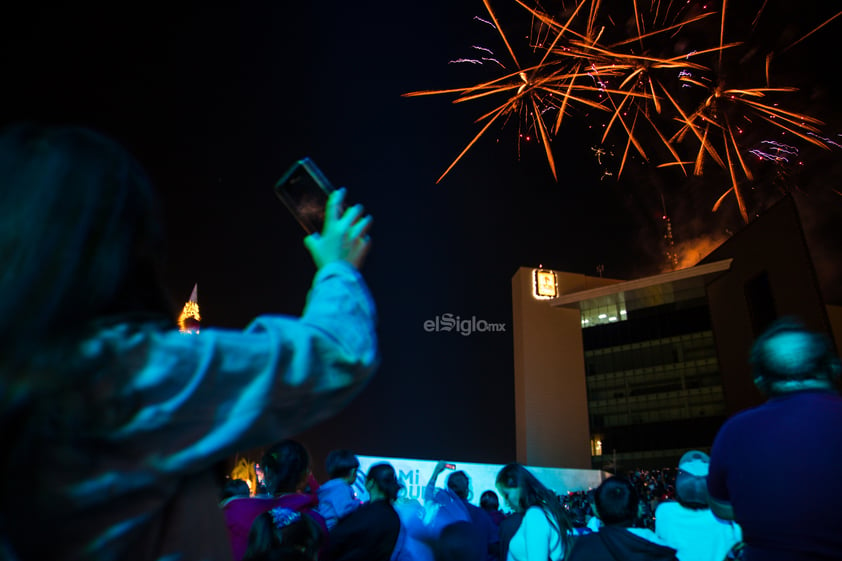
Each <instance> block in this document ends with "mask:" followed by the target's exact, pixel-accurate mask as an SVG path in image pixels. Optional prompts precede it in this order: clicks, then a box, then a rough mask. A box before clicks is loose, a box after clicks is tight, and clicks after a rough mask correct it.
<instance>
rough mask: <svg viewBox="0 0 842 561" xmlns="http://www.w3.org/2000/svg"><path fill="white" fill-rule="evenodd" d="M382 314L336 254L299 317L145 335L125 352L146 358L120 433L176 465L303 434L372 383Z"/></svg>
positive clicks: (162, 466) (197, 464)
mask: <svg viewBox="0 0 842 561" xmlns="http://www.w3.org/2000/svg"><path fill="white" fill-rule="evenodd" d="M375 323H376V317H375V308H374V304H373V301H372V298H371V295H370V294H369V291H368V289H367V287H366V285H365V282H364V281H363V279H362V277H361V276H360V274H359V273H358V272H357V271H356V269H354V268H353V267H351V266H350V265H348V264H345V263H333V264H330V265H327V266H325V267H323V268H322V269H321V270H320V271H319V272H318V273H317V274H316V276H315V278H314V280H313V286H312V288H311V290H310V292H309V294H308V298H307V305H306V307H305V310H304V313H303V315H302V316H301V317H300V318H297V317H287V316H269V315H267V316H260V317H258V318H257V319H255V320H254V321H253V322H252V324H251V325H250V326H249V327H248V328H247V329H246V330H245V331H233V330H222V329H208V330H203V331H202V332H201V333H199V334H195V335H185V334H181V333H178V332H167V333H159V334H156V335H154V336H151V337H146V338H145V339H144V340H143V341H140V342H138V343H137V344H135V345H133V346H132V350H131V352H129V353H128V355H129V356H128V357H127V358H126V360H128V361H130V362H133V361H137V362H141V361H142V362H144V364H143V365H142V368H140V369H139V372H138V373H137V374H136V375H135V376H134V378H133V380H132V384H131V388H130V393H132V394H133V395H134V400H135V401H136V402H138V403H141V404H143V405H142V407H141V408H140V410H139V411H138V413H137V414H136V415H135V416H134V418H133V420H132V422H131V423H128V424H127V425H125V426H123V427H122V428H121V430H120V431H117V433H115V434H114V435H113V436H114V438H115V439H116V440H120V439H122V438H128V439H130V440H133V441H134V442H135V443H137V444H138V446H139V449H138V450H137V451H140V450H143V449H145V450H148V451H150V452H152V451H154V453H153V455H150V456H149V457H147V461H148V462H152V463H154V466H152V465H149V466H148V467H150V468H153V469H157V470H163V471H167V472H172V471H189V470H190V469H191V468H193V469H195V468H201V467H205V466H207V465H208V463H209V462H214V461H218V460H220V459H223V458H225V457H228V456H230V455H231V454H233V453H234V452H236V451H238V450H247V449H250V448H254V447H256V446H261V445H265V444H268V443H271V442H276V441H278V440H281V439H282V438H285V437H288V436H290V435H294V434H297V433H299V432H301V431H302V430H304V429H306V428H307V427H309V426H311V425H313V424H315V423H318V422H319V421H322V420H324V419H326V418H328V417H330V416H332V415H334V414H335V413H336V412H338V411H339V410H340V409H342V408H343V407H344V406H345V405H346V404H347V403H348V402H349V401H350V400H351V399H352V398H353V397H354V396H355V395H356V394H357V393H359V391H360V390H361V389H362V388H363V387H364V386H365V384H366V383H367V382H368V380H369V379H370V377H371V375H372V374H373V373H374V370H375V368H376V366H377V362H378V349H377V337H376V333H375ZM130 346H131V345H130ZM129 369H131V370H135V368H134V367H132V366H131V365H129Z"/></svg>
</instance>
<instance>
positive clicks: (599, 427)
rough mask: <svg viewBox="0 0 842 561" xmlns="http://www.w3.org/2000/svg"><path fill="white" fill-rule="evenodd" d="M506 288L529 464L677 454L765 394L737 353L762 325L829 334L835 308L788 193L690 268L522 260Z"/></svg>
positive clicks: (702, 443)
mask: <svg viewBox="0 0 842 561" xmlns="http://www.w3.org/2000/svg"><path fill="white" fill-rule="evenodd" d="M512 296H513V312H514V313H513V316H514V317H513V332H514V344H515V365H514V366H515V413H516V426H517V431H516V438H517V454H518V461H521V462H523V463H529V464H531V465H550V466H564V467H573V468H596V469H606V470H612V469H618V470H626V469H632V468H647V467H652V468H655V467H669V466H675V465H676V463H677V460H678V458H679V457H680V456H681V455H682V454H683V453H684V452H686V451H687V450H689V449H701V450H708V449H709V448H710V446H711V444H712V442H713V438H714V436H715V435H716V432H717V431H718V429H719V427H720V426H721V424H722V422H723V421H724V420H725V419H726V418H727V417H728V416H729V415H731V414H733V413H735V412H736V411H739V410H741V409H744V408H746V407H750V406H753V405H756V404H758V403H760V402H761V401H762V399H763V398H762V396H761V395H760V394H759V392H758V391H757V390H756V389H755V388H754V387H753V384H752V380H751V374H750V371H749V366H748V361H747V358H748V351H749V348H750V346H751V342H752V340H753V339H754V338H755V337H756V336H757V335H759V334H760V333H761V332H762V331H763V330H764V329H765V328H766V326H768V325H769V323H771V322H772V321H774V319H776V318H778V317H782V316H795V317H798V318H799V319H801V320H802V321H803V322H804V323H805V324H806V325H807V326H808V327H809V328H811V329H814V330H819V331H825V332H827V333H829V334H831V336H832V334H833V332H834V330H833V329H832V326H831V319H833V318H840V320H842V314H837V313H835V312H833V308H831V312H830V313H829V312H828V307H827V306H825V304H824V302H823V300H822V298H821V294H820V291H819V288H818V283H817V282H816V277H815V273H814V271H813V268H812V262H811V259H810V255H809V251H808V249H807V246H806V242H804V237H803V231H802V230H801V226H800V221H799V218H798V212H797V209H796V207H795V205H794V202H793V201H792V200H790V199H784V200H782V201H781V202H780V203H778V204H777V205H775V206H774V207H772V208H770V209H769V211H767V213H766V214H764V215H763V216H761V217H760V218H758V219H757V220H756V221H755V222H753V223H752V224H750V225H749V226H747V227H746V228H745V229H744V231H742V232H739V233H737V234H736V235H734V236H733V237H732V238H731V239H729V240H728V241H727V242H726V243H724V244H723V245H722V246H720V247H719V248H718V249H716V250H714V251H713V252H712V253H711V254H710V255H709V256H708V257H706V258H705V259H704V260H702V262H701V263H700V264H698V265H696V266H695V267H691V268H687V269H681V270H678V271H671V272H667V273H663V274H660V275H654V276H651V277H646V278H642V279H635V280H632V281H620V280H616V279H604V278H596V277H587V276H584V275H577V274H573V273H565V272H561V271H547V270H543V269H530V268H521V269H519V270H518V271H517V273H516V274H515V276H514V278H513V281H512ZM836 331H837V332H842V326H840V327H839V328H838V329H836Z"/></svg>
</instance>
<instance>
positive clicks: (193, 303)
mask: <svg viewBox="0 0 842 561" xmlns="http://www.w3.org/2000/svg"><path fill="white" fill-rule="evenodd" d="M200 321H202V316H200V315H199V284H198V283H196V284H194V285H193V292H191V293H190V299H189V300H188V301H187V302H185V303H184V308H182V310H181V315H180V316H178V330H179V331H181V332H182V333H198V332H199V322H200Z"/></svg>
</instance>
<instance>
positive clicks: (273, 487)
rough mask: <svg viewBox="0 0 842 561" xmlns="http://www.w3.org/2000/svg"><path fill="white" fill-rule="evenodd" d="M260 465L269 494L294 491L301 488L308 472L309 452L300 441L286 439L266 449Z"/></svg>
mask: <svg viewBox="0 0 842 561" xmlns="http://www.w3.org/2000/svg"><path fill="white" fill-rule="evenodd" d="M260 465H261V466H263V480H264V481H265V483H266V490H267V491H268V492H269V494H270V495H278V494H280V493H294V492H296V491H298V490H299V489H301V487H302V486H303V485H304V482H305V481H306V479H307V474H308V473H309V472H310V454H309V453H308V452H307V449H306V448H305V447H304V446H303V445H302V444H301V443H300V442H297V441H295V440H291V439H286V440H282V441H280V442H278V443H277V444H275V445H273V446H272V447H270V448H269V449H267V450H266V452H265V453H264V454H263V458H262V459H261V460H260Z"/></svg>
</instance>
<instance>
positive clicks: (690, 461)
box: [678, 450, 710, 477]
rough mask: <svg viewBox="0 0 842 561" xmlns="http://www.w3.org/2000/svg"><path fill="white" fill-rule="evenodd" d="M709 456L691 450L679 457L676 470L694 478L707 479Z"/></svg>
mask: <svg viewBox="0 0 842 561" xmlns="http://www.w3.org/2000/svg"><path fill="white" fill-rule="evenodd" d="M709 467H710V456H708V455H707V454H705V453H704V452H701V451H699V450H691V451H689V452H687V453H686V454H684V455H683V456H681V459H680V460H679V461H678V469H680V470H681V471H684V472H686V473H688V474H690V475H693V476H696V477H707V474H708V468H709Z"/></svg>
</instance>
